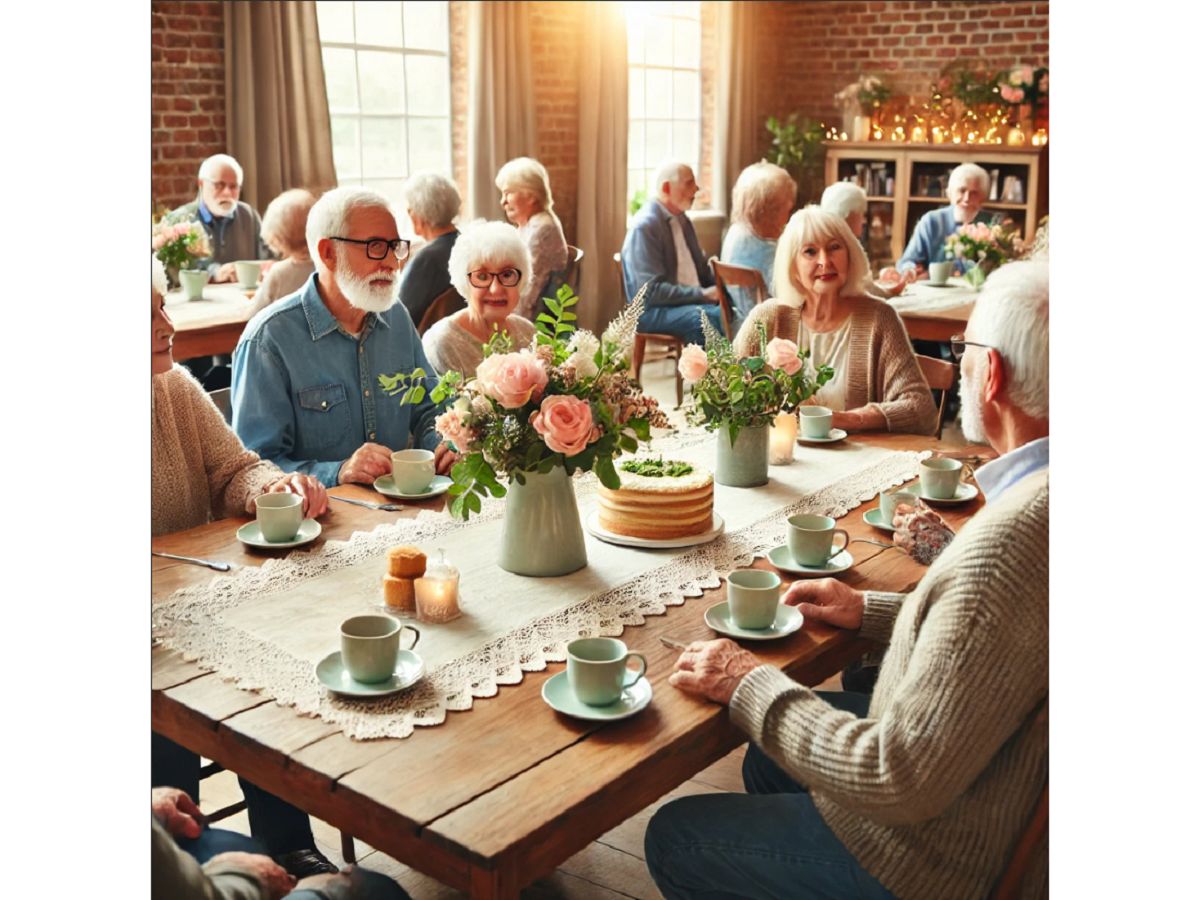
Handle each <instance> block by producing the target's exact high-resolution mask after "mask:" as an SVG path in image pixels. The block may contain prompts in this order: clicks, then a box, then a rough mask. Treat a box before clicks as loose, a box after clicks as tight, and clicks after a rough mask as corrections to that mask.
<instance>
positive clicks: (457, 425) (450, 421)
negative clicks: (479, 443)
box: [433, 409, 473, 453]
mask: <svg viewBox="0 0 1200 900" xmlns="http://www.w3.org/2000/svg"><path fill="white" fill-rule="evenodd" d="M433 427H434V428H436V429H437V433H438V434H440V435H441V436H442V437H444V438H445V439H446V440H448V441H451V442H453V444H454V446H455V447H457V448H458V449H459V450H461V451H462V452H464V453H465V452H467V445H468V444H470V443H471V438H472V437H473V435H472V433H471V429H470V428H469V427H468V426H467V423H466V422H464V421H463V418H462V413H460V412H459V411H458V410H457V409H448V410H446V411H445V412H444V413H442V414H441V415H440V416H438V417H437V418H436V419H435V420H434V422H433Z"/></svg>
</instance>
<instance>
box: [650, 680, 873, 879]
mask: <svg viewBox="0 0 1200 900" xmlns="http://www.w3.org/2000/svg"><path fill="white" fill-rule="evenodd" d="M821 697H822V698H823V699H825V700H826V701H828V702H829V703H831V704H832V705H834V706H837V707H838V708H840V709H846V710H849V711H850V712H853V713H855V714H856V715H859V716H862V715H865V714H866V711H867V705H868V703H869V698H868V697H865V696H862V695H860V694H847V693H822V694H821ZM742 779H743V781H744V782H745V784H746V790H747V791H748V792H749V793H748V794H745V795H742V794H709V795H701V796H697V797H682V798H680V799H679V800H673V801H671V802H670V803H668V804H667V805H666V806H664V807H662V809H660V810H659V811H658V812H657V813H655V814H654V817H653V818H652V819H651V820H650V825H649V827H648V828H647V829H646V865H647V867H648V868H649V869H650V875H651V877H653V879H654V882H655V884H657V885H658V889H659V890H660V891H662V893H663V895H664V896H665V897H666V898H667V900H684V898H695V900H718V898H721V900H724V898H734V897H755V898H771V897H787V898H816V897H824V898H843V897H868V898H887V897H891V896H892V894H890V893H889V892H888V891H887V889H886V888H884V887H883V885H881V884H880V883H879V882H878V881H876V880H875V879H874V878H873V877H872V876H871V875H870V874H869V873H868V872H867V871H866V870H865V869H864V868H863V867H862V866H860V865H859V864H858V861H857V860H856V859H855V858H854V856H853V854H851V853H850V851H849V850H847V849H846V848H845V847H844V846H843V845H842V842H841V841H839V840H838V838H837V836H836V835H835V834H834V833H833V832H832V831H831V830H830V829H829V826H827V825H826V824H825V822H824V820H823V819H822V818H821V814H820V813H819V812H817V808H816V806H814V805H813V801H812V797H811V796H809V794H808V791H807V790H806V789H805V788H804V786H803V785H801V784H799V783H797V782H796V781H795V780H793V779H792V778H791V776H789V775H788V774H787V773H785V772H784V771H783V770H782V769H781V768H779V766H777V765H775V763H773V762H771V760H770V759H769V758H768V757H767V756H766V754H764V753H763V752H762V751H761V750H759V749H758V747H756V746H754V745H753V744H751V745H750V748H749V750H748V751H747V752H746V760H745V762H744V763H743V766H742Z"/></svg>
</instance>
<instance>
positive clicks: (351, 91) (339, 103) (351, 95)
mask: <svg viewBox="0 0 1200 900" xmlns="http://www.w3.org/2000/svg"><path fill="white" fill-rule="evenodd" d="M321 60H322V62H323V63H324V65H325V96H326V97H327V98H328V99H329V111H330V112H335V113H337V112H358V75H357V73H356V72H355V68H354V51H353V50H333V49H330V48H328V47H326V48H323V49H322V50H321Z"/></svg>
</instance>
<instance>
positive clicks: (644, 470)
mask: <svg viewBox="0 0 1200 900" xmlns="http://www.w3.org/2000/svg"><path fill="white" fill-rule="evenodd" d="M619 468H620V474H621V487H620V488H618V489H617V490H615V491H614V490H610V489H609V488H606V487H604V486H603V485H601V487H600V527H601V528H603V529H605V530H607V531H611V532H612V533H613V534H620V535H624V536H626V537H637V538H646V539H649V540H669V539H671V538H681V537H691V536H692V535H697V534H704V533H705V532H706V531H711V530H712V513H713V477H712V473H711V472H709V471H708V470H707V469H705V468H703V467H701V466H697V465H693V464H691V463H685V462H679V461H678V460H663V459H633V460H629V461H628V462H626V463H623V464H622V465H621V466H620V467H619Z"/></svg>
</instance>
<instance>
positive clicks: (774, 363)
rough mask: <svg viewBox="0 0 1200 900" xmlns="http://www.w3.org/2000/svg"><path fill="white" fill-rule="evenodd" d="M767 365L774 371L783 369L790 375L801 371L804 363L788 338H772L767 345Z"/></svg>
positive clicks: (794, 345)
mask: <svg viewBox="0 0 1200 900" xmlns="http://www.w3.org/2000/svg"><path fill="white" fill-rule="evenodd" d="M767 365H768V366H770V367H771V368H772V369H783V371H785V372H787V373H788V374H789V375H795V374H796V373H797V372H799V371H800V367H801V366H803V365H804V363H803V362H802V361H801V359H800V355H799V351H798V349H797V347H796V344H795V343H794V342H793V341H789V340H787V339H786V338H771V341H770V343H768V344H767Z"/></svg>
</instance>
